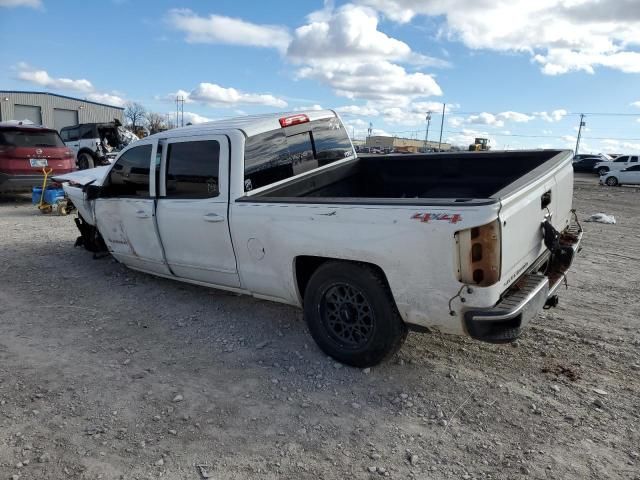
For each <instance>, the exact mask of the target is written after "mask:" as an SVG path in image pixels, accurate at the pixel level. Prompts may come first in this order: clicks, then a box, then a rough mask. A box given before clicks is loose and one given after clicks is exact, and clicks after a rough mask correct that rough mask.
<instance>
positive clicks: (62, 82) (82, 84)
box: [17, 63, 94, 92]
mask: <svg viewBox="0 0 640 480" xmlns="http://www.w3.org/2000/svg"><path fill="white" fill-rule="evenodd" d="M17 77H18V79H19V80H23V81H25V82H29V83H33V84H35V85H39V86H41V87H45V88H60V89H63V90H73V91H76V92H92V91H93V90H94V87H93V85H92V84H91V82H90V81H89V80H86V79H84V78H81V79H78V80H72V79H71V78H64V77H60V78H54V77H52V76H51V75H49V73H47V72H46V71H45V70H37V69H35V68H32V67H30V66H29V65H27V64H26V63H19V64H18V74H17Z"/></svg>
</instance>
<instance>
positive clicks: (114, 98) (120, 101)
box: [86, 92, 127, 107]
mask: <svg viewBox="0 0 640 480" xmlns="http://www.w3.org/2000/svg"><path fill="white" fill-rule="evenodd" d="M86 99H87V100H91V101H92V102H98V103H106V104H107V105H113V106H115V107H124V105H125V103H127V101H126V100H125V99H124V98H122V97H120V96H119V95H113V94H111V93H99V92H93V93H89V94H88V95H87V96H86Z"/></svg>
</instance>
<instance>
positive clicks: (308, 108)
mask: <svg viewBox="0 0 640 480" xmlns="http://www.w3.org/2000/svg"><path fill="white" fill-rule="evenodd" d="M306 110H316V111H318V110H324V108H322V105H318V104H317V103H316V104H315V105H309V106H306V107H296V108H294V109H293V111H294V112H302V111H306Z"/></svg>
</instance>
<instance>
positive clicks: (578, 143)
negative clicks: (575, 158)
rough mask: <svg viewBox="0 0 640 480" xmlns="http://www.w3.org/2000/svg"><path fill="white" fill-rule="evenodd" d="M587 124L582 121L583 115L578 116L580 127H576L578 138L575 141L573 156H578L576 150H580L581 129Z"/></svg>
mask: <svg viewBox="0 0 640 480" xmlns="http://www.w3.org/2000/svg"><path fill="white" fill-rule="evenodd" d="M586 125H587V123H586V122H585V121H584V114H583V113H581V114H580V125H579V126H578V138H577V139H576V151H575V153H574V155H577V154H578V149H579V148H580V136H581V135H582V127H584V126H586Z"/></svg>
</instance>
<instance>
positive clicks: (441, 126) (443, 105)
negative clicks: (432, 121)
mask: <svg viewBox="0 0 640 480" xmlns="http://www.w3.org/2000/svg"><path fill="white" fill-rule="evenodd" d="M446 107H447V104H446V103H443V104H442V121H441V122H440V140H439V141H438V151H440V147H441V145H442V128H443V127H444V109H445V108H446Z"/></svg>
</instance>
